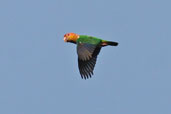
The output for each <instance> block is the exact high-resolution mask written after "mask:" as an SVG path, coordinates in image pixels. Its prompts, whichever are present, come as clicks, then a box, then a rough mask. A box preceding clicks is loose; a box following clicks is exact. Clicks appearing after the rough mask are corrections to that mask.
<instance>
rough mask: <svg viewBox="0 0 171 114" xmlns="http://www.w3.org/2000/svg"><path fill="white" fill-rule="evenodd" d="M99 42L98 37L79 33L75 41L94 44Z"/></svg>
mask: <svg viewBox="0 0 171 114" xmlns="http://www.w3.org/2000/svg"><path fill="white" fill-rule="evenodd" d="M101 42H102V40H101V39H99V38H96V37H92V36H86V35H80V37H79V38H78V40H77V43H88V44H94V45H99V44H100V43H101Z"/></svg>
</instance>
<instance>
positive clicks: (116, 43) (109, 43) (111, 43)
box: [102, 41, 118, 46]
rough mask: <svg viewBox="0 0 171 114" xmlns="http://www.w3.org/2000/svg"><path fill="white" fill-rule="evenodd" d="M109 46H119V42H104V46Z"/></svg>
mask: <svg viewBox="0 0 171 114" xmlns="http://www.w3.org/2000/svg"><path fill="white" fill-rule="evenodd" d="M107 45H110V46H117V45H118V42H113V41H103V42H102V46H107Z"/></svg>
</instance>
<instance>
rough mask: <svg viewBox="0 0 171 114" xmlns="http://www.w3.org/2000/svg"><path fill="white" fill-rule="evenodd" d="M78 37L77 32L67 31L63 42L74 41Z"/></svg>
mask: <svg viewBox="0 0 171 114" xmlns="http://www.w3.org/2000/svg"><path fill="white" fill-rule="evenodd" d="M78 38H79V35H78V34H75V33H67V34H65V35H64V42H76V41H77V39H78Z"/></svg>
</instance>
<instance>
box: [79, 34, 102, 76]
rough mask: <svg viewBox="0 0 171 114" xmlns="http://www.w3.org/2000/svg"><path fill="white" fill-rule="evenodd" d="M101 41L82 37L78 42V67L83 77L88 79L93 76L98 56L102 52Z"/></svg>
mask: <svg viewBox="0 0 171 114" xmlns="http://www.w3.org/2000/svg"><path fill="white" fill-rule="evenodd" d="M100 43H101V39H96V38H93V37H88V36H86V37H80V38H79V39H78V40H77V54H78V67H79V71H80V74H81V77H82V78H84V79H87V78H89V77H91V75H93V70H94V67H95V64H96V60H97V55H98V54H99V52H100V49H101V47H100Z"/></svg>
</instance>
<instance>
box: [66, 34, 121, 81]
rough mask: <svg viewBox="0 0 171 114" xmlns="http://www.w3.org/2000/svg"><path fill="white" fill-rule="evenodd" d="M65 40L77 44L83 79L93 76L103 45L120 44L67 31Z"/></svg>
mask: <svg viewBox="0 0 171 114" xmlns="http://www.w3.org/2000/svg"><path fill="white" fill-rule="evenodd" d="M63 40H64V42H70V43H73V44H76V45H77V55H78V68H79V72H80V75H81V78H82V79H88V78H91V77H92V75H93V70H94V67H95V64H96V60H97V56H98V54H99V53H100V50H101V48H102V47H105V46H117V45H118V42H113V41H107V40H103V39H101V38H97V37H93V36H88V35H79V34H76V33H66V34H65V35H64V38H63Z"/></svg>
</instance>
